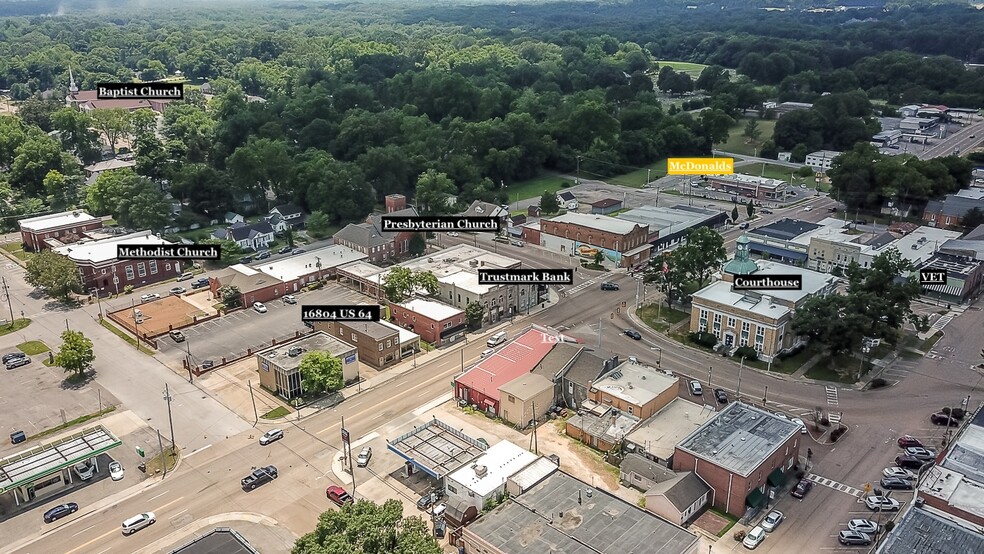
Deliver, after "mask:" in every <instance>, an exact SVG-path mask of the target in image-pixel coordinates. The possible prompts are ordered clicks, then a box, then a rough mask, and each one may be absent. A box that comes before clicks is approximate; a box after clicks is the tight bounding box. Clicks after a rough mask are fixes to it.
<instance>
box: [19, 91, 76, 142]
mask: <svg viewBox="0 0 984 554" xmlns="http://www.w3.org/2000/svg"><path fill="white" fill-rule="evenodd" d="M64 106H65V104H64V103H62V102H58V101H56V100H44V99H42V98H40V97H37V96H32V97H31V98H28V99H27V100H25V101H23V102H21V103H20V105H19V106H17V116H18V117H20V118H21V119H22V120H23V121H24V123H27V124H28V125H35V126H37V127H40V128H41V130H42V131H44V132H46V133H47V132H49V131H52V130H53V129H54V126H53V125H52V123H51V115H52V114H53V113H55V112H57V111H58V110H59V109H62V108H64Z"/></svg>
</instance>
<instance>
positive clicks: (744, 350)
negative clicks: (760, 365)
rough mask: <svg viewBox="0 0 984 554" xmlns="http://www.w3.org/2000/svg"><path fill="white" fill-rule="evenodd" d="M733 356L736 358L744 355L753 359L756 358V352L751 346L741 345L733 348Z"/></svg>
mask: <svg viewBox="0 0 984 554" xmlns="http://www.w3.org/2000/svg"><path fill="white" fill-rule="evenodd" d="M712 336H713V335H712ZM735 357H736V358H741V357H745V358H748V359H749V360H752V361H755V360H757V359H758V352H757V351H756V350H755V349H754V348H752V347H751V346H742V347H741V348H739V349H738V350H735Z"/></svg>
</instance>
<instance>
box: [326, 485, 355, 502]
mask: <svg viewBox="0 0 984 554" xmlns="http://www.w3.org/2000/svg"><path fill="white" fill-rule="evenodd" d="M325 495H327V496H328V500H331V501H332V502H334V503H335V504H338V505H339V506H343V505H345V504H351V503H352V502H355V500H353V499H352V497H351V496H350V495H349V493H347V492H345V489H343V488H342V487H338V486H335V485H332V486H330V487H328V488H327V489H325Z"/></svg>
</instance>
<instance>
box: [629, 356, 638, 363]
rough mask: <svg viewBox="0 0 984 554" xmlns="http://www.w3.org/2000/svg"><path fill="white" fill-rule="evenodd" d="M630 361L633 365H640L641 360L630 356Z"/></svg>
mask: <svg viewBox="0 0 984 554" xmlns="http://www.w3.org/2000/svg"><path fill="white" fill-rule="evenodd" d="M629 361H630V362H632V363H634V364H637V363H639V358H637V357H635V356H629Z"/></svg>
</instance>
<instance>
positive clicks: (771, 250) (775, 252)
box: [748, 242, 807, 262]
mask: <svg viewBox="0 0 984 554" xmlns="http://www.w3.org/2000/svg"><path fill="white" fill-rule="evenodd" d="M748 249H749V250H751V251H752V252H754V253H757V254H768V255H770V256H777V257H779V258H786V259H788V260H795V261H799V262H805V261H806V258H807V256H806V253H805V252H793V251H792V250H786V249H785V248H779V247H778V246H769V245H768V244H759V243H757V242H750V243H748Z"/></svg>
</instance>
